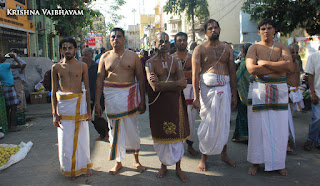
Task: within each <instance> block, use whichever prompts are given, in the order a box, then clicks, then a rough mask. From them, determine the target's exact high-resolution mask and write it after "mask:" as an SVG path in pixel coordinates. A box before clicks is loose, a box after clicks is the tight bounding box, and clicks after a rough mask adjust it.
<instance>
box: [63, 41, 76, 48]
mask: <svg viewBox="0 0 320 186" xmlns="http://www.w3.org/2000/svg"><path fill="white" fill-rule="evenodd" d="M73 47H74V46H73V44H72V43H69V42H65V43H63V44H62V49H67V48H69V49H71V48H73Z"/></svg>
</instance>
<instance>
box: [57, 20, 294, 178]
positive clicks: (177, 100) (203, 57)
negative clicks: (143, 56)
mask: <svg viewBox="0 0 320 186" xmlns="http://www.w3.org/2000/svg"><path fill="white" fill-rule="evenodd" d="M273 26H274V24H273V21H272V20H271V19H263V20H262V21H261V22H260V23H259V28H258V33H259V35H260V36H261V42H258V43H257V44H255V45H253V46H252V47H250V49H249V51H248V54H247V60H246V64H247V68H248V71H249V73H250V74H252V76H253V81H252V83H251V85H250V90H249V99H250V101H248V102H250V103H252V106H249V107H248V118H249V119H248V123H249V149H248V161H249V162H251V163H253V166H252V167H251V168H250V169H249V174H251V175H254V174H256V172H257V170H258V166H259V164H261V163H265V170H266V171H272V170H278V171H279V172H280V173H281V174H282V175H287V172H286V170H285V158H286V147H287V142H288V113H287V109H288V108H287V107H288V89H287V86H286V83H285V82H286V73H287V72H291V71H293V68H294V67H293V66H294V64H293V63H292V58H291V55H290V53H289V51H288V49H287V48H286V47H285V46H284V45H282V44H280V43H276V42H274V41H273V34H274V32H275V29H274V27H273ZM220 31H221V28H220V26H219V23H218V22H217V21H216V20H213V19H210V20H208V21H207V22H206V24H205V26H204V32H205V34H206V36H207V37H208V40H207V41H206V42H204V43H202V44H201V45H199V46H197V47H196V48H195V49H194V51H193V54H192V56H191V54H188V52H187V50H186V47H187V35H186V34H185V33H178V34H177V35H176V36H175V43H176V47H177V51H176V52H175V53H174V54H173V55H169V53H168V52H169V49H170V42H169V36H168V34H166V33H165V32H161V33H159V34H158V35H157V37H156V48H157V54H156V55H155V56H153V57H152V58H151V59H149V60H148V61H147V62H146V64H145V70H146V77H147V80H148V82H149V85H150V87H151V89H150V91H149V92H148V97H149V103H148V105H149V110H150V113H149V117H150V127H151V133H152V138H153V140H154V149H155V151H156V152H157V155H158V157H159V160H160V162H161V168H160V170H159V172H158V173H157V174H156V176H157V177H159V178H161V177H163V176H164V175H165V174H166V172H167V166H171V165H174V164H176V174H177V176H178V177H179V179H180V180H181V181H183V182H185V181H187V180H188V177H187V176H186V175H185V174H184V172H183V171H182V170H181V166H180V165H181V159H182V156H183V155H184V146H183V142H184V141H186V143H187V144H188V151H189V152H190V153H191V154H192V155H197V153H198V152H197V151H196V150H194V149H193V147H192V144H193V141H194V138H195V137H196V131H195V115H196V113H197V111H196V110H199V111H200V117H201V124H200V126H199V129H198V132H197V134H198V138H199V149H200V152H201V154H202V157H201V161H200V163H199V165H198V169H199V170H200V171H206V170H207V164H206V161H207V156H208V155H215V154H221V160H222V161H224V162H226V163H227V164H229V165H231V166H236V165H237V163H236V162H234V161H233V160H231V159H230V158H229V157H228V155H227V145H226V144H227V141H228V137H229V128H230V115H231V109H233V108H235V107H236V105H237V82H236V72H235V63H234V59H233V58H234V57H233V49H232V48H231V46H230V45H229V44H227V43H226V42H221V41H220V40H219V35H220ZM124 42H125V36H124V31H123V30H122V29H120V28H114V29H112V30H111V32H110V43H111V45H112V48H113V49H112V50H110V51H107V52H105V53H104V54H102V55H101V57H100V62H99V67H98V72H97V80H96V86H95V103H94V108H95V115H96V116H98V117H102V110H103V109H102V108H101V104H100V98H101V94H102V92H103V93H104V98H105V110H106V115H107V119H108V124H109V128H110V130H109V141H110V160H116V164H115V166H114V167H113V168H112V169H111V170H110V174H116V173H117V172H118V171H119V170H120V169H121V167H122V163H121V162H122V160H123V159H124V158H125V154H126V153H127V154H133V157H134V160H133V165H134V167H136V169H137V170H138V171H139V172H143V171H144V170H145V167H144V166H142V165H141V163H140V161H139V158H138V154H139V150H140V138H139V130H138V122H137V114H138V113H140V114H142V113H144V112H145V110H146V103H145V87H144V86H145V83H144V75H143V70H142V65H141V62H140V60H139V57H138V56H137V54H136V53H134V52H132V51H129V50H126V49H125V47H124ZM76 48H77V46H76V43H75V41H74V40H73V39H71V38H65V39H63V40H62V41H61V42H60V52H61V53H62V55H63V56H64V59H63V60H62V61H61V62H60V63H57V64H55V65H53V67H52V108H53V123H54V125H55V126H57V127H58V141H59V159H60V165H61V170H62V172H63V173H64V174H66V175H70V176H72V177H76V176H79V175H81V174H85V175H90V174H91V171H90V168H91V167H92V163H91V160H90V151H89V133H88V125H87V121H88V120H91V119H92V116H91V106H90V104H89V103H90V93H91V92H92V91H89V81H88V66H87V64H85V63H82V62H79V61H77V60H76V59H75V58H74V54H75V51H76ZM57 81H59V85H60V90H58V89H57ZM82 82H84V88H85V90H82ZM91 94H92V93H91ZM91 97H92V95H91ZM92 108H93V107H92ZM280 115H281V116H280Z"/></svg>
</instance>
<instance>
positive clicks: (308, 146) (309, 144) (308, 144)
mask: <svg viewBox="0 0 320 186" xmlns="http://www.w3.org/2000/svg"><path fill="white" fill-rule="evenodd" d="M312 145H313V141H306V142H305V143H304V145H303V148H304V150H305V151H311V150H312Z"/></svg>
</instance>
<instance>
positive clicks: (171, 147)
mask: <svg viewBox="0 0 320 186" xmlns="http://www.w3.org/2000/svg"><path fill="white" fill-rule="evenodd" d="M153 147H154V150H155V151H156V152H157V155H158V157H159V159H160V161H161V163H163V164H164V165H166V166H171V165H173V164H175V163H177V162H178V161H179V160H181V158H182V156H183V154H184V146H183V142H182V141H179V142H177V143H158V142H155V141H153Z"/></svg>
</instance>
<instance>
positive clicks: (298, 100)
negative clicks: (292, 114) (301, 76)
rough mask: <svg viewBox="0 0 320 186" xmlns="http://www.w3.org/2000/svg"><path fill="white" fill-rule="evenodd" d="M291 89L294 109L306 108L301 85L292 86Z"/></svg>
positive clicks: (291, 104) (290, 95)
mask: <svg viewBox="0 0 320 186" xmlns="http://www.w3.org/2000/svg"><path fill="white" fill-rule="evenodd" d="M289 91H290V92H289V98H290V100H291V101H292V103H290V106H291V108H292V111H294V110H296V111H301V110H302V109H303V108H304V103H303V96H302V93H301V91H300V89H299V87H290V88H289ZM293 109H294V110H293Z"/></svg>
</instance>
